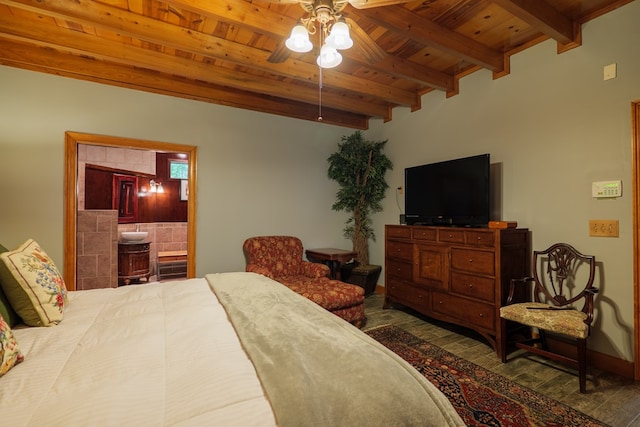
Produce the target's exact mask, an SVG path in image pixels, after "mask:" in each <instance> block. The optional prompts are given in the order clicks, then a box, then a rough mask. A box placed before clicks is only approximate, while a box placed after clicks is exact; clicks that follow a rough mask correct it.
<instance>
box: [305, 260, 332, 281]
mask: <svg viewBox="0 0 640 427" xmlns="http://www.w3.org/2000/svg"><path fill="white" fill-rule="evenodd" d="M302 274H303V275H305V276H307V277H313V278H314V279H317V278H318V277H329V274H331V270H330V269H329V267H327V266H326V265H324V264H320V263H319V262H310V261H302Z"/></svg>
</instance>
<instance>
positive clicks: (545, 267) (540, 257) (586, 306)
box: [500, 243, 598, 393]
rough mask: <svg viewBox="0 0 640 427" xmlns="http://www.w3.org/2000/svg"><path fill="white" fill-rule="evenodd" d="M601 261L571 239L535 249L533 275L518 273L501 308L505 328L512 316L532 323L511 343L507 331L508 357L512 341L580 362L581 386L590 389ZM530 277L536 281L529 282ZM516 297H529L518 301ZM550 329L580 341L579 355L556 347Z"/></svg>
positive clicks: (575, 363)
mask: <svg viewBox="0 0 640 427" xmlns="http://www.w3.org/2000/svg"><path fill="white" fill-rule="evenodd" d="M595 266H596V259H595V256H591V255H583V254H581V253H580V252H578V251H577V250H576V249H575V248H573V247H572V246H571V245H568V244H566V243H556V244H554V245H552V246H551V247H549V248H548V249H546V250H544V251H534V252H533V264H532V268H533V277H525V278H522V279H513V280H512V281H511V285H510V290H509V296H508V298H507V303H506V305H505V306H504V307H501V308H500V321H501V322H502V328H503V330H504V331H506V330H507V329H506V328H507V322H515V323H517V324H520V325H524V326H525V327H526V329H528V332H527V333H525V334H524V335H525V336H524V338H523V339H521V340H517V341H513V342H511V343H509V342H508V339H507V335H508V334H503V337H502V348H503V349H504V351H503V354H502V362H503V363H506V361H507V353H508V352H507V345H508V344H515V346H516V348H521V349H525V350H527V351H529V352H531V353H535V354H538V355H541V356H545V357H548V358H550V359H552V360H555V361H558V362H561V363H565V364H567V365H569V366H572V367H574V368H577V369H578V377H579V381H580V392H581V393H585V392H586V377H587V338H588V337H589V333H590V327H591V322H592V321H593V308H594V306H593V300H594V296H595V294H596V293H598V289H597V288H594V287H593V281H594V279H595ZM530 283H532V284H533V286H532V287H530V288H528V286H529V284H530ZM519 288H520V289H519ZM522 288H524V289H522ZM515 296H519V297H518V298H516V297H515ZM521 298H522V299H521ZM514 299H519V300H520V301H529V302H518V303H513V302H514ZM580 305H582V306H581V307H580ZM510 326H512V325H510ZM534 328H535V329H537V332H538V335H539V336H537V337H536V336H535V329H534ZM512 329H513V328H512ZM547 333H549V334H553V335H554V336H556V335H557V336H559V337H564V338H566V339H568V340H569V341H572V342H573V343H574V344H575V345H576V355H575V357H573V355H572V356H567V355H562V354H559V353H556V352H553V351H551V349H550V348H549V346H548V344H547ZM513 335H515V334H513Z"/></svg>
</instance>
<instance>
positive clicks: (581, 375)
mask: <svg viewBox="0 0 640 427" xmlns="http://www.w3.org/2000/svg"><path fill="white" fill-rule="evenodd" d="M578 379H579V381H580V393H586V392H587V340H586V339H578Z"/></svg>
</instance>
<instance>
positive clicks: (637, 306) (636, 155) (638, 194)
mask: <svg viewBox="0 0 640 427" xmlns="http://www.w3.org/2000/svg"><path fill="white" fill-rule="evenodd" d="M631 138H632V144H631V161H632V167H633V169H632V170H633V172H632V177H633V183H632V184H633V189H632V192H633V214H632V221H633V330H634V334H633V349H634V351H633V353H634V354H633V362H634V363H633V378H634V379H635V380H640V289H639V287H638V286H639V284H638V282H639V281H640V265H639V264H640V263H639V262H638V257H640V218H639V216H640V101H634V102H632V103H631Z"/></svg>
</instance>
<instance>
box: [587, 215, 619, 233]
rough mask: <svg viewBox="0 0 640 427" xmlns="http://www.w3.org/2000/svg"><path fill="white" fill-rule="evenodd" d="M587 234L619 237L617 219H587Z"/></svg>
mask: <svg viewBox="0 0 640 427" xmlns="http://www.w3.org/2000/svg"><path fill="white" fill-rule="evenodd" d="M589 236H593V237H619V230H618V220H617V219H591V220H589Z"/></svg>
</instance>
